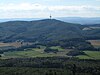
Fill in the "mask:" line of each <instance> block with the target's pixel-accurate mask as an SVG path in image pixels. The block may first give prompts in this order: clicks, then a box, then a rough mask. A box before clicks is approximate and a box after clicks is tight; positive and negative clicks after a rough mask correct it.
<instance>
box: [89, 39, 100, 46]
mask: <svg viewBox="0 0 100 75" xmlns="http://www.w3.org/2000/svg"><path fill="white" fill-rule="evenodd" d="M88 41H89V42H91V44H92V45H93V46H94V47H100V40H88Z"/></svg>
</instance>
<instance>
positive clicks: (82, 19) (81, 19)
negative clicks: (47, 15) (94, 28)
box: [0, 17, 100, 24]
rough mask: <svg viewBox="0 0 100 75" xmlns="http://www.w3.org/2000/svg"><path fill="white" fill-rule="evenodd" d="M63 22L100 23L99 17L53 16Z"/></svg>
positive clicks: (27, 19)
mask: <svg viewBox="0 0 100 75" xmlns="http://www.w3.org/2000/svg"><path fill="white" fill-rule="evenodd" d="M40 19H43V18H11V19H0V22H7V21H16V20H17V21H33V20H40ZM55 19H58V20H61V21H64V22H69V23H79V24H100V17H94V18H93V17H91V18H85V17H59V18H55Z"/></svg>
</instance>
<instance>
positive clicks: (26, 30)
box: [0, 19, 100, 42]
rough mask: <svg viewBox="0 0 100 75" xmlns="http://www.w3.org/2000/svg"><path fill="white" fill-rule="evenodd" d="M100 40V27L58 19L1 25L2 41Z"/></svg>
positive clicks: (10, 22) (0, 39)
mask: <svg viewBox="0 0 100 75" xmlns="http://www.w3.org/2000/svg"><path fill="white" fill-rule="evenodd" d="M73 38H83V39H100V25H96V26H95V25H94V26H91V25H86V26H85V25H84V26H83V25H81V24H74V23H68V22H63V21H60V20H56V19H43V20H35V21H8V22H3V23H0V41H4V42H9V41H10V42H11V41H16V40H24V41H53V40H56V41H57V40H62V39H73Z"/></svg>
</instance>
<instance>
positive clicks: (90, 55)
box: [76, 51, 100, 59]
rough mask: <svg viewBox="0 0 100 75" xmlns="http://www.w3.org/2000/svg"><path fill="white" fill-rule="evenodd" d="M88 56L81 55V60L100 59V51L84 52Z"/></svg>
mask: <svg viewBox="0 0 100 75" xmlns="http://www.w3.org/2000/svg"><path fill="white" fill-rule="evenodd" d="M84 52H85V53H86V55H79V56H76V57H79V58H80V59H100V51H84Z"/></svg>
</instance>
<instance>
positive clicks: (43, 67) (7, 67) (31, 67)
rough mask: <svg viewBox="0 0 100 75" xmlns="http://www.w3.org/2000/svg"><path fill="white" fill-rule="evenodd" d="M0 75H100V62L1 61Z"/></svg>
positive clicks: (34, 59) (69, 60)
mask: <svg viewBox="0 0 100 75" xmlns="http://www.w3.org/2000/svg"><path fill="white" fill-rule="evenodd" d="M0 75H100V60H79V59H78V58H75V57H71V58H65V57H52V58H50V57H46V58H41V57H39V58H14V59H2V60H0Z"/></svg>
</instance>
